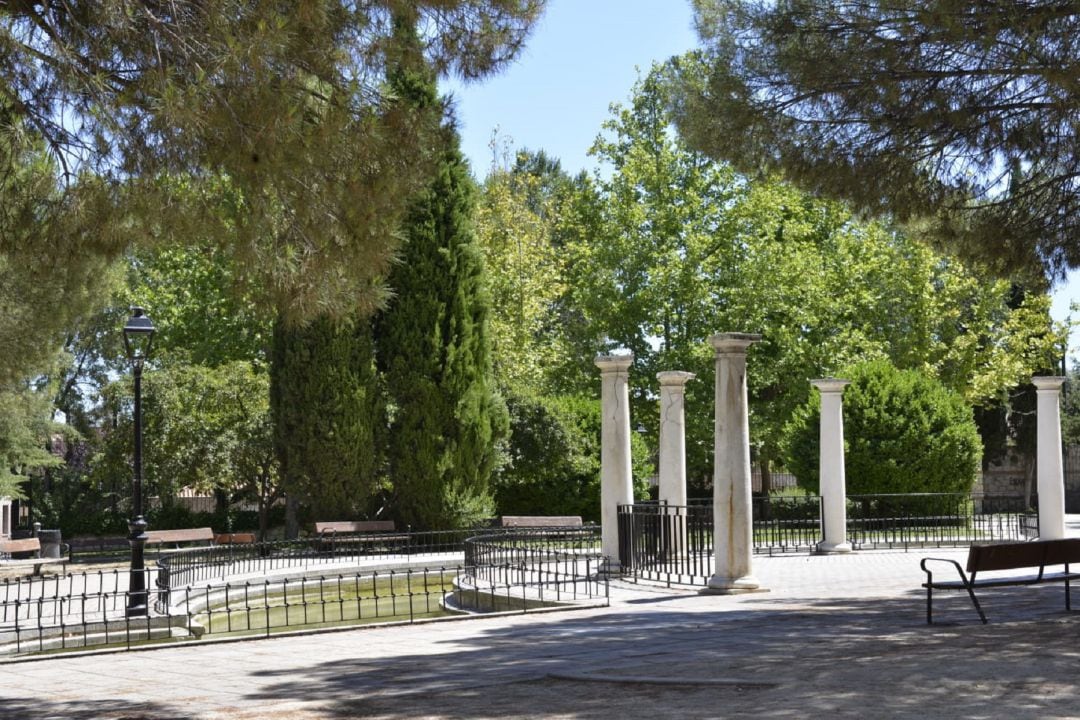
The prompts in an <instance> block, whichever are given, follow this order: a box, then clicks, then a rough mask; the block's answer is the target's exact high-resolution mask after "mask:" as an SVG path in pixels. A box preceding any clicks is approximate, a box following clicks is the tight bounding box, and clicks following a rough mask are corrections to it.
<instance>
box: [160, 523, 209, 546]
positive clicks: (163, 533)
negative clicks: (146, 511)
mask: <svg viewBox="0 0 1080 720" xmlns="http://www.w3.org/2000/svg"><path fill="white" fill-rule="evenodd" d="M191 544H198V545H213V544H214V531H213V530H212V529H211V528H208V527H204V528H182V529H180V530H147V531H146V546H147V547H151V546H153V547H154V548H156V549H157V550H159V551H160V550H164V549H177V548H180V547H183V546H186V545H191Z"/></svg>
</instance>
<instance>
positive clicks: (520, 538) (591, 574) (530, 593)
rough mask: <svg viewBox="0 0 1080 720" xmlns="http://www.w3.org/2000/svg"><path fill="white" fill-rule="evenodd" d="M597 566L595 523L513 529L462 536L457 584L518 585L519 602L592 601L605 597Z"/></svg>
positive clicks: (600, 557)
mask: <svg viewBox="0 0 1080 720" xmlns="http://www.w3.org/2000/svg"><path fill="white" fill-rule="evenodd" d="M603 569H604V558H603V555H602V553H601V550H600V527H599V526H597V525H588V526H585V527H564V528H530V529H526V528H516V529H507V530H502V531H488V532H484V533H481V534H479V535H475V536H473V537H470V538H468V539H467V540H466V541H465V572H464V573H463V575H462V577H461V583H462V585H463V586H464V587H466V588H472V589H473V591H474V592H475V591H476V590H477V589H478V588H480V587H481V586H484V585H487V586H490V587H514V588H518V589H519V590H520V592H521V599H522V601H523V602H524V601H527V600H530V599H531V600H533V601H535V602H538V603H547V602H564V601H575V600H580V599H583V598H585V599H596V598H606V597H607V592H608V586H607V580H606V576H604V574H603V572H602V571H603Z"/></svg>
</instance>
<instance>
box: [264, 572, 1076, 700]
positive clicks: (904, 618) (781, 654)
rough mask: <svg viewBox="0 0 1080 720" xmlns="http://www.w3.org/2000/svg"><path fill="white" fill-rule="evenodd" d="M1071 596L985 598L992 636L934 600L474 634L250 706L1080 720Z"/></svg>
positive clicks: (656, 613) (662, 610) (316, 668)
mask: <svg viewBox="0 0 1080 720" xmlns="http://www.w3.org/2000/svg"><path fill="white" fill-rule="evenodd" d="M1062 592H1063V591H1062V589H1061V588H1060V587H1053V586H1047V587H1038V588H1008V589H1001V590H995V591H988V592H986V593H984V594H983V596H982V599H983V600H984V607H985V608H986V610H987V613H988V615H989V616H990V618H991V623H992V624H990V625H986V626H984V625H982V624H981V623H980V622H979V620H978V617H977V615H976V614H975V612H974V611H973V610H972V609H971V606H970V603H969V602H968V600H967V598H966V595H962V596H954V597H951V598H948V597H943V598H941V599H940V601H939V600H938V598H935V610H936V611H937V610H940V613H941V614H940V619H941V620H942V621H943V623H945V624H942V625H934V626H927V625H926V624H925V610H924V605H923V599H924V596H923V595H922V594H921V593H919V592H911V593H908V594H905V595H904V596H903V597H900V598H893V599H884V600H881V599H872V600H866V599H845V598H834V599H829V600H821V601H809V602H802V603H800V605H801V608H800V609H797V610H790V609H789V610H780V609H775V610H774V609H772V606H774V605H775V606H777V607H778V606H780V605H783V604H788V605H790V603H791V601H790V600H787V601H785V600H782V599H778V600H775V601H773V600H770V599H768V598H764V597H763V598H762V599H761V600H760V601H756V602H755V603H754V606H753V607H754V609H735V610H723V611H717V612H702V611H693V612H687V611H681V610H678V609H675V608H670V609H668V608H667V606H664V605H663V604H660V607H657V605H653V606H652V607H651V608H648V609H645V608H643V609H642V610H641V611H637V610H636V609H634V608H625V609H617V610H616V609H613V610H609V611H606V612H602V613H597V614H595V615H592V616H583V615H580V614H575V615H574V616H573V617H570V616H563V617H561V618H560V617H558V616H548V617H545V618H539V617H537V618H533V619H532V621H530V622H528V623H521V624H516V625H513V626H505V625H501V626H499V627H493V626H491V625H487V626H485V624H484V623H482V622H477V623H476V624H475V628H476V631H475V634H474V635H472V636H470V637H468V638H465V639H462V638H461V637H460V635H459V634H456V633H455V634H454V637H453V639H452V641H451V642H452V643H453V647H452V648H449V649H447V651H446V652H442V653H438V654H434V653H431V652H424V653H413V654H400V655H397V656H395V657H391V658H379V659H355V660H349V661H344V662H342V661H334V662H327V663H322V664H316V665H313V666H311V667H310V668H309V669H308V670H307V671H304V672H299V673H298V672H296V671H295V670H290V671H288V672H281V673H277V672H268V673H264V674H263V675H262V677H263V678H264V679H270V680H272V681H273V682H271V683H270V684H269V685H264V688H263V689H262V690H260V691H259V692H257V693H254V694H253V695H252V696H250V697H252V698H253V699H263V700H272V699H275V698H298V697H307V698H309V699H315V698H320V699H321V700H322V701H323V706H322V707H323V712H325V713H326V715H327V716H328V717H341V718H345V717H382V718H414V717H419V716H423V717H445V718H507V717H561V718H562V717H573V718H611V717H619V716H626V717H691V718H697V717H746V716H751V715H758V716H765V717H770V718H789V717H790V718H796V717H815V718H817V717H827V716H837V717H860V718H861V717H867V716H872V717H911V718H916V717H918V718H924V717H927V716H930V717H955V718H986V717H1002V716H1009V717H1011V718H1015V717H1020V718H1024V717H1031V718H1036V717H1037V718H1065V717H1075V708H1076V697H1075V684H1074V683H1075V677H1076V674H1077V671H1078V670H1080V662H1078V660H1077V658H1078V657H1080V654H1078V650H1080V648H1077V647H1076V644H1077V643H1076V639H1077V629H1078V627H1080V615H1078V616H1075V617H1074V616H1071V615H1068V614H1066V613H1064V601H1063V595H1062ZM434 632H437V631H433V633H434ZM433 637H434V634H433ZM362 642H363V638H362V637H361V636H357V643H358V645H357V652H358V654H361V653H363V647H362V645H361V644H360V643H362Z"/></svg>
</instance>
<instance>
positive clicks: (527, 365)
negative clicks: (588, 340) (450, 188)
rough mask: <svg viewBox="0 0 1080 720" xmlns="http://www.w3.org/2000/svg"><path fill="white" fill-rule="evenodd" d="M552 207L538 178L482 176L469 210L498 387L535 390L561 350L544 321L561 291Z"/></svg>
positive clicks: (559, 360) (562, 272) (560, 359)
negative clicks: (486, 293) (484, 282)
mask: <svg viewBox="0 0 1080 720" xmlns="http://www.w3.org/2000/svg"><path fill="white" fill-rule="evenodd" d="M558 210H559V209H558V204H557V202H556V201H555V199H554V198H553V197H552V196H551V194H550V193H548V192H546V188H545V186H544V177H543V176H541V175H535V174H531V173H527V172H519V173H511V172H508V171H503V170H496V171H493V172H492V173H490V174H489V175H488V177H487V180H486V181H485V183H484V186H483V192H482V194H481V196H480V201H479V202H478V203H477V207H476V235H477V241H478V243H479V246H480V248H481V249H482V251H483V254H484V266H485V269H486V271H487V277H488V284H489V287H490V292H491V316H490V336H491V347H492V356H493V358H494V373H495V378H496V382H497V383H498V384H499V387H502V388H507V387H514V388H520V389H525V388H528V389H530V390H531V391H533V392H542V391H543V390H544V389H545V387H546V385H547V383H546V382H545V381H546V379H547V375H548V373H550V372H551V370H552V368H554V367H558V366H560V365H563V364H565V362H566V357H565V356H566V354H567V353H568V348H567V347H566V344H565V343H564V342H561V340H562V336H561V335H560V333H558V332H557V330H556V328H555V327H554V325H555V323H553V322H552V310H553V308H554V306H555V305H556V303H557V302H558V300H559V299H560V298H561V297H562V296H563V295H564V293H566V292H567V287H566V284H565V277H566V268H565V262H566V260H565V257H564V256H563V255H562V254H560V252H559V248H558V247H556V245H555V243H554V237H553V233H554V228H555V226H556V223H557V213H558Z"/></svg>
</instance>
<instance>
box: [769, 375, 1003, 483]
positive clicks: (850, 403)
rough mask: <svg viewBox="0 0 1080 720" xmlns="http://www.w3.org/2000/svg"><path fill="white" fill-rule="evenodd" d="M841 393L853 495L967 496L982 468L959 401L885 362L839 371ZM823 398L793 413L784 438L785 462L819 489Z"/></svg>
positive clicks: (937, 386)
mask: <svg viewBox="0 0 1080 720" xmlns="http://www.w3.org/2000/svg"><path fill="white" fill-rule="evenodd" d="M840 374H841V375H842V376H843V377H844V378H846V379H850V380H851V385H849V386H848V388H847V389H846V390H845V391H844V399H843V404H844V446H845V450H844V463H845V468H846V476H847V478H846V479H847V491H848V493H849V494H851V495H868V494H880V493H919V492H926V493H966V492H969V491H970V490H971V487H972V485H973V484H974V482H975V479H976V476H977V473H978V471H979V461H980V458H981V454H982V444H981V442H980V440H979V433H978V431H977V429H976V427H975V421H974V419H973V418H972V414H971V408H970V407H969V406H968V405H967V404H966V403H965V402H964V400H963V398H962V397H961V396H960V395H959V394H958V393H955V392H952V391H950V390H948V389H946V388H945V387H944V386H943V385H941V383H939V382H937V381H936V380H934V379H933V378H931V377H928V376H927V375H925V374H923V373H920V372H918V371H915V370H898V369H896V368H895V367H894V366H892V365H891V364H890V363H889V362H888V361H883V360H878V361H873V362H868V363H862V364H859V365H856V366H854V367H852V368H850V369H848V370H846V371H843V372H841V373H840ZM820 415H821V398H820V395H819V394H818V393H814V395H813V396H811V398H810V399H809V401H808V402H807V403H806V404H805V405H804V406H802V407H801V408H800V409H799V411H798V412H797V413H796V414H795V415H794V417H793V418H792V421H791V423H790V425H789V426H788V429H787V438H786V441H785V448H786V458H787V467H788V469H789V470H791V472H793V473H794V474H795V476H796V477H797V478H798V480H799V485H800V486H801V487H804V488H806V489H808V490H811V491H813V492H816V491H817V490H818V486H819V482H820V477H819V475H818V471H819V470H818V459H819V456H820V444H819V443H820V441H819V426H820Z"/></svg>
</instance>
